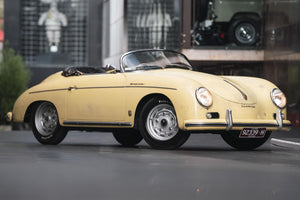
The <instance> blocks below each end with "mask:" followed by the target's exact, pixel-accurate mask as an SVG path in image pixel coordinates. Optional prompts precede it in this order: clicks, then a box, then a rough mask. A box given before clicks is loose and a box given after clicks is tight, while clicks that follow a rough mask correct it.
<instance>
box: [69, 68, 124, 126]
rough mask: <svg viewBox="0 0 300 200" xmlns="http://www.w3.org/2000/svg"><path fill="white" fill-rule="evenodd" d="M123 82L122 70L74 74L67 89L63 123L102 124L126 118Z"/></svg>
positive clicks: (121, 120)
mask: <svg viewBox="0 0 300 200" xmlns="http://www.w3.org/2000/svg"><path fill="white" fill-rule="evenodd" d="M124 83H125V78H124V75H123V74H121V73H117V74H106V73H103V74H93V75H81V76H77V77H72V80H71V81H70V86H69V88H68V91H67V98H66V121H65V122H64V124H69V125H72V124H73V125H89V124H91V125H100V126H101V125H107V124H110V123H112V124H114V123H118V122H123V121H124V117H125V108H124V105H125V94H124V92H125V91H124Z"/></svg>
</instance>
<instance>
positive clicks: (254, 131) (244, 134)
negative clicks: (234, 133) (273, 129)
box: [239, 128, 267, 138]
mask: <svg viewBox="0 0 300 200" xmlns="http://www.w3.org/2000/svg"><path fill="white" fill-rule="evenodd" d="M266 133H267V129H266V128H244V129H243V130H241V132H240V136H239V138H264V137H265V135H266Z"/></svg>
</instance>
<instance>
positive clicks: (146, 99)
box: [134, 93, 176, 129]
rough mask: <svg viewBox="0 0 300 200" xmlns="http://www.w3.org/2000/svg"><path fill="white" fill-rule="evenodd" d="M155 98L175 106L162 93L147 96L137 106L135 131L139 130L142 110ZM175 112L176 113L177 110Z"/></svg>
mask: <svg viewBox="0 0 300 200" xmlns="http://www.w3.org/2000/svg"><path fill="white" fill-rule="evenodd" d="M154 97H161V98H164V99H166V100H167V101H169V102H170V103H171V104H172V106H173V103H172V101H171V99H170V98H169V97H168V96H166V95H165V94H161V93H152V94H148V95H146V96H144V97H143V98H142V99H141V100H140V101H139V103H138V105H137V107H136V110H135V116H134V128H135V129H138V128H139V127H138V124H139V123H138V120H139V116H140V114H141V110H142V108H143V107H144V105H145V104H146V103H147V102H148V101H149V100H150V99H152V98H154ZM175 112H176V110H175Z"/></svg>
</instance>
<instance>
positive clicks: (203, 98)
mask: <svg viewBox="0 0 300 200" xmlns="http://www.w3.org/2000/svg"><path fill="white" fill-rule="evenodd" d="M196 98H197V100H198V102H199V103H200V105H201V106H203V107H205V108H208V107H209V106H211V105H212V103H213V100H212V96H211V94H210V92H209V91H208V90H207V89H206V88H204V87H199V88H198V89H197V90H196Z"/></svg>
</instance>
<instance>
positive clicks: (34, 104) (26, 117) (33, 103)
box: [24, 100, 57, 123]
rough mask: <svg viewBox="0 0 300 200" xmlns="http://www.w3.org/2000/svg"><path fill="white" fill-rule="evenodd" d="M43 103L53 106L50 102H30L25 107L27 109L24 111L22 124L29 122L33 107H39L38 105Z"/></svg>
mask: <svg viewBox="0 0 300 200" xmlns="http://www.w3.org/2000/svg"><path fill="white" fill-rule="evenodd" d="M43 102H49V103H51V104H53V103H52V102H50V101H46V100H38V101H34V102H32V103H31V104H30V105H29V106H28V107H27V109H26V111H25V115H24V122H28V123H29V122H30V120H31V114H32V111H33V109H34V107H35V106H37V105H39V104H41V103H43ZM53 105H54V104H53ZM54 106H55V105H54ZM55 108H56V106H55ZM56 109H57V108H56Z"/></svg>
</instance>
